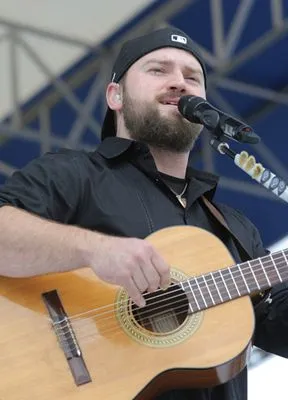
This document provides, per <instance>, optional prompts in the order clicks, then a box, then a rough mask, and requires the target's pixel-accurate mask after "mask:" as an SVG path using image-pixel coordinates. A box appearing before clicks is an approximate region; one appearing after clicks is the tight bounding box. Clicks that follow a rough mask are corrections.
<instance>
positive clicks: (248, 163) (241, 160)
mask: <svg viewBox="0 0 288 400" xmlns="http://www.w3.org/2000/svg"><path fill="white" fill-rule="evenodd" d="M210 145H211V146H212V147H213V149H215V150H216V151H218V153H220V154H222V155H225V154H226V155H227V156H229V157H230V158H232V159H233V160H234V164H235V165H237V167H239V168H240V169H241V170H242V171H244V172H246V174H247V175H249V176H250V177H251V178H252V179H254V180H256V181H257V182H258V183H259V184H260V185H262V186H264V187H265V189H267V190H269V191H270V192H271V193H273V194H274V195H275V196H277V197H278V198H280V199H281V200H284V201H286V202H287V203H288V185H287V183H286V182H285V181H284V180H283V179H282V178H280V177H278V176H277V175H276V174H274V173H273V172H272V171H270V170H269V169H267V168H265V167H263V165H262V164H260V163H257V162H256V160H255V157H254V156H251V155H249V154H248V153H247V152H246V151H241V153H236V152H235V151H233V150H231V149H230V146H229V145H228V143H225V142H220V141H219V140H217V139H215V138H213V139H211V140H210Z"/></svg>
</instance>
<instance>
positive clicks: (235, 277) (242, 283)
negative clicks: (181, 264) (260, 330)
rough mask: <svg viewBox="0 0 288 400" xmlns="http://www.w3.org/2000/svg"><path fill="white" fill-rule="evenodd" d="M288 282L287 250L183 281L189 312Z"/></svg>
mask: <svg viewBox="0 0 288 400" xmlns="http://www.w3.org/2000/svg"><path fill="white" fill-rule="evenodd" d="M286 280H288V249H286V250H282V251H280V252H277V254H275V253H274V254H273V253H272V254H270V255H267V256H264V257H261V258H258V259H256V260H251V261H247V262H244V263H241V264H235V265H233V266H231V267H227V268H224V269H219V270H218V271H214V272H210V273H207V274H205V275H201V276H198V277H194V278H191V279H189V280H188V281H186V282H182V283H181V286H182V289H183V290H184V291H185V293H186V294H187V297H188V300H189V307H190V309H191V311H192V312H196V311H200V310H204V309H206V308H209V307H212V306H215V305H217V304H220V303H224V302H226V301H229V300H232V299H235V298H237V297H241V296H245V295H247V294H251V293H253V292H255V291H261V290H264V289H266V288H268V287H272V286H273V285H274V284H276V283H279V282H283V281H286Z"/></svg>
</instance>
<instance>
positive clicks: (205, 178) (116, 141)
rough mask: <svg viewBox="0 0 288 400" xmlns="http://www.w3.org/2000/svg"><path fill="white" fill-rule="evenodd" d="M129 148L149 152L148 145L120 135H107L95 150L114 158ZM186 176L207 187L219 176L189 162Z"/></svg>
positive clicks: (212, 186)
mask: <svg viewBox="0 0 288 400" xmlns="http://www.w3.org/2000/svg"><path fill="white" fill-rule="evenodd" d="M129 149H132V151H133V150H134V151H138V152H139V151H140V150H141V152H149V150H148V147H147V146H146V145H144V144H142V143H139V142H135V141H134V140H130V139H124V138H120V137H108V138H106V139H104V140H103V141H102V142H101V143H100V145H99V146H98V148H97V150H96V152H97V153H99V154H101V155H102V156H103V157H105V158H106V159H108V160H110V159H114V158H117V157H119V156H120V155H122V154H124V153H126V152H127V151H128V150H129ZM186 177H187V178H188V179H189V178H190V179H191V178H194V179H196V180H198V181H201V182H203V183H204V184H205V185H207V189H208V188H209V187H210V189H213V188H215V187H216V186H217V184H218V181H219V176H217V175H214V174H212V173H210V172H206V171H199V170H196V169H194V168H193V167H192V165H191V162H189V164H188V168H187V174H186Z"/></svg>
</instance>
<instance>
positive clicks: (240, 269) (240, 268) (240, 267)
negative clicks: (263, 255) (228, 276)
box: [236, 263, 251, 293]
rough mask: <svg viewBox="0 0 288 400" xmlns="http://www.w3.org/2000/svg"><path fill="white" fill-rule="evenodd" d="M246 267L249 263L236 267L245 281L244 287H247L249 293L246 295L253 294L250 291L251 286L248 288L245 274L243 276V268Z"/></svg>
mask: <svg viewBox="0 0 288 400" xmlns="http://www.w3.org/2000/svg"><path fill="white" fill-rule="evenodd" d="M246 265H247V263H243V264H240V265H239V264H237V265H236V267H237V268H238V269H239V271H240V274H241V277H242V279H243V281H244V285H245V286H246V289H247V292H245V293H251V291H250V289H249V286H248V284H247V282H246V278H245V276H244V274H243V272H242V268H243V267H244V268H245V266H246Z"/></svg>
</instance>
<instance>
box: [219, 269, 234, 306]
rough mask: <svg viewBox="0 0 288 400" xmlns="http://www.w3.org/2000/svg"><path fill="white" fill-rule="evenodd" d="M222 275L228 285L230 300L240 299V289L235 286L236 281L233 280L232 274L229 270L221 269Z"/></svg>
mask: <svg viewBox="0 0 288 400" xmlns="http://www.w3.org/2000/svg"><path fill="white" fill-rule="evenodd" d="M221 275H222V277H223V278H224V281H225V283H226V287H227V290H228V293H229V295H230V298H231V299H233V298H235V297H238V288H237V286H236V285H235V283H234V280H233V279H232V278H231V276H232V274H231V273H230V271H229V269H228V268H225V269H221Z"/></svg>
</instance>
